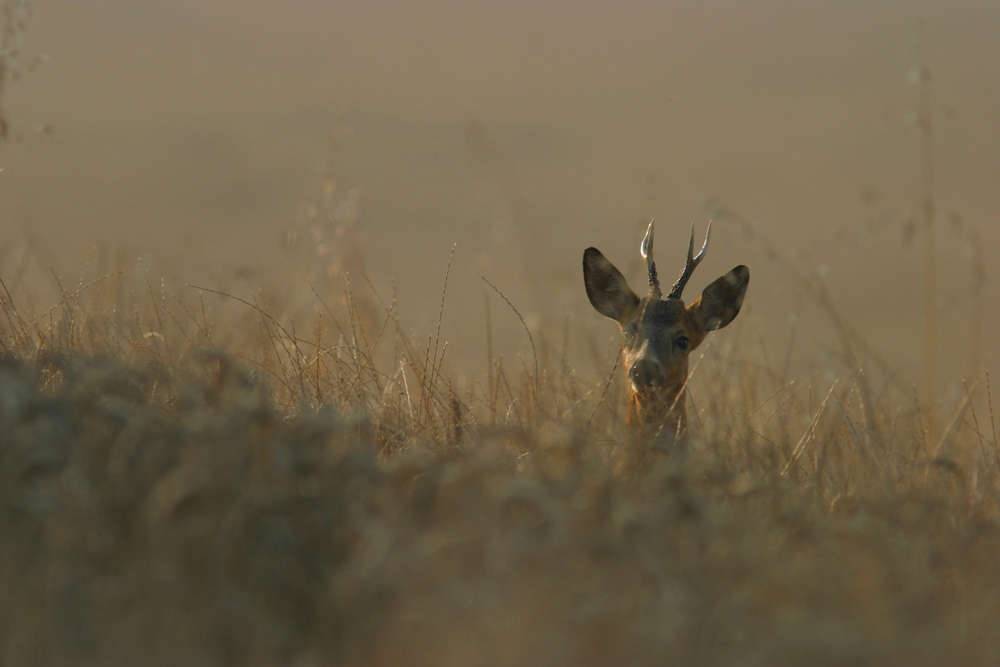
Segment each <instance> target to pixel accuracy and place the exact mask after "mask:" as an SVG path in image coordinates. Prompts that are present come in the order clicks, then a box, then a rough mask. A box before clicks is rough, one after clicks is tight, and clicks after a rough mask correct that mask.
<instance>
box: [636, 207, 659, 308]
mask: <svg viewBox="0 0 1000 667" xmlns="http://www.w3.org/2000/svg"><path fill="white" fill-rule="evenodd" d="M639 254H640V255H642V258H643V259H644V260H646V270H647V271H649V296H651V297H653V298H654V299H659V298H661V297H662V296H663V292H661V291H660V279H659V278H658V277H657V276H656V263H655V262H654V261H653V221H652V220H650V221H649V227H647V228H646V236H644V237H643V239H642V244H641V245H640V246H639Z"/></svg>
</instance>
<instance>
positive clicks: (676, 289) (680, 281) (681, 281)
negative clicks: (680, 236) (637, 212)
mask: <svg viewBox="0 0 1000 667" xmlns="http://www.w3.org/2000/svg"><path fill="white" fill-rule="evenodd" d="M650 229H652V223H650ZM711 233H712V221H711V220H709V221H708V229H707V230H705V242H704V243H702V244H701V250H699V251H698V254H697V255H694V256H692V255H693V253H694V225H693V224H692V225H691V240H690V241H689V242H688V256H687V261H686V262H685V263H684V270H683V271H681V275H680V276H678V278H677V282H675V283H674V286H673V287H671V288H670V294H668V295H667V298H668V299H679V298H681V293H682V292H683V291H684V286H685V285H687V281H688V280H689V279H690V278H691V274H692V273H694V270H695V269H696V268H698V264H700V263H701V260H702V258H703V257H704V256H705V251H706V250H708V237H709V236H710V235H711ZM646 235H647V237H649V238H650V245H652V237H651V236H650V233H649V232H646ZM643 244H645V241H643ZM651 275H652V274H651ZM650 280H652V278H650ZM657 292H659V287H657Z"/></svg>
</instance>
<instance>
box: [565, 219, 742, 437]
mask: <svg viewBox="0 0 1000 667" xmlns="http://www.w3.org/2000/svg"><path fill="white" fill-rule="evenodd" d="M711 231H712V223H711V222H709V223H708V231H706V232H705V242H704V244H702V246H701V250H700V251H699V252H698V254H697V255H692V253H693V251H694V228H693V227H692V229H691V240H690V242H689V243H688V254H687V262H686V263H685V264H684V270H683V271H682V272H681V275H680V277H678V278H677V282H675V283H674V286H673V287H672V288H671V289H670V293H669V294H667V298H665V299H664V298H663V293H662V292H661V291H660V281H659V278H657V276H656V265H655V264H654V263H653V223H652V221H651V222H650V223H649V228H648V229H647V230H646V236H645V238H643V240H642V245H640V247H639V254H640V255H641V256H642V258H643V259H644V260H646V270H647V271H648V272H649V294H648V295H647V296H646V297H644V298H642V299H640V298H639V297H638V296H637V295H636V293H635V292H633V291H632V289H631V288H630V287H629V286H628V282H626V280H625V276H623V275H622V273H621V271H619V270H618V269H617V268H615V265H614V264H612V263H611V262H609V261H608V260H607V258H605V257H604V255H602V254H601V251H600V250H598V249H597V248H587V249H586V250H585V251H584V253H583V280H584V284H585V285H586V287H587V296H588V297H589V298H590V303H591V304H593V306H594V308H595V309H596V310H597V312H599V313H600V314H601V315H604V316H605V317H610V318H611V319H613V320H614V321H615V322H617V323H618V326H619V327H621V331H622V337H623V340H622V365H623V367H624V369H625V372H626V373H627V377H628V411H627V413H626V420H627V424H628V427H629V429H631V430H634V431H638V432H640V433H643V434H646V435H650V436H653V437H654V438H656V440H657V441H660V438H659V437H658V436H660V435H661V434H662V436H663V437H665V438H667V439H669V440H671V441H674V440H676V439H678V438H679V436H681V435H682V434H683V433H684V431H685V429H686V427H687V414H686V411H685V405H684V401H685V395H686V385H687V377H688V355H689V354H690V353H691V350H693V349H695V348H696V347H698V345H700V344H701V342H702V341H703V340H704V339H705V335H706V334H708V332H709V331H714V330H716V329H721V328H722V327H724V326H726V325H727V324H729V323H730V322H732V321H733V319H734V318H735V317H736V315H737V314H738V313H739V312H740V306H742V305H743V296H744V295H745V294H746V291H747V284H748V283H749V282H750V269H748V268H747V267H745V266H742V265H741V266H737V267H736V268H735V269H733V270H732V271H730V272H729V273H727V274H726V275H724V276H722V277H721V278H719V279H718V280H716V281H715V282H713V283H712V284H711V285H709V286H708V287H706V288H705V290H704V291H703V292H702V293H701V296H700V297H698V298H697V299H695V301H694V302H693V303H692V304H691V305H690V306H685V305H684V302H683V301H682V300H681V292H683V291H684V286H685V285H686V284H687V281H688V280H689V279H690V278H691V274H692V273H693V272H694V270H695V268H696V267H697V266H698V264H699V262H701V260H702V258H703V257H704V256H705V250H706V249H707V248H708V237H709V234H710V233H711Z"/></svg>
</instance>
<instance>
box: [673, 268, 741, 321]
mask: <svg viewBox="0 0 1000 667" xmlns="http://www.w3.org/2000/svg"><path fill="white" fill-rule="evenodd" d="M749 284H750V269H748V268H747V267H745V266H742V265H741V266H737V267H736V268H735V269H733V270H732V271H730V272H729V273H727V274H726V275H724V276H722V277H721V278H719V279H718V280H716V281H715V282H713V283H712V284H711V285H709V286H708V287H706V288H705V290H704V291H703V292H702V293H701V296H700V297H698V298H697V299H696V300H695V302H694V303H692V304H691V305H690V306H688V308H687V310H688V312H689V313H691V314H692V315H693V316H694V319H695V321H696V322H698V323H699V324H700V326H701V328H702V330H703V331H706V332H708V331H715V330H716V329H721V328H722V327H724V326H726V325H727V324H729V323H730V322H732V321H733V320H734V319H736V316H737V315H739V312H740V308H741V307H742V306H743V297H744V296H746V293H747V285H749Z"/></svg>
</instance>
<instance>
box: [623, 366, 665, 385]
mask: <svg viewBox="0 0 1000 667" xmlns="http://www.w3.org/2000/svg"><path fill="white" fill-rule="evenodd" d="M628 379H629V380H630V381H631V382H632V386H634V387H635V388H636V389H649V388H652V387H656V386H658V385H661V384H663V371H662V370H661V369H660V365H659V364H657V363H655V362H653V361H650V360H649V359H640V360H639V361H637V362H635V363H634V364H632V368H630V369H629V371H628Z"/></svg>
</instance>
